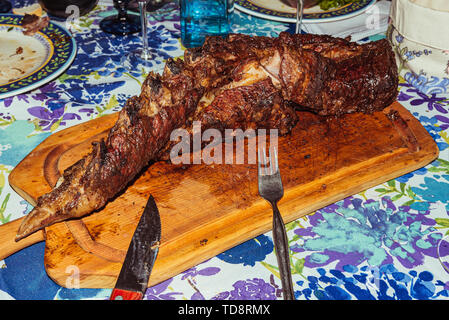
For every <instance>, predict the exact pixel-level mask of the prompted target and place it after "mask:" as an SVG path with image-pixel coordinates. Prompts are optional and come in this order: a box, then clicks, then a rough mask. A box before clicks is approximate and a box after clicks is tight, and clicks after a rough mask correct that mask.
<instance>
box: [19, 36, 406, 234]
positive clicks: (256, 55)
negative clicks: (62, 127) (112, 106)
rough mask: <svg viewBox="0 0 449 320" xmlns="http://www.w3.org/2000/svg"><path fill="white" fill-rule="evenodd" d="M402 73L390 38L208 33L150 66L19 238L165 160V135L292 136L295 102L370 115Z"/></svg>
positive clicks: (85, 209)
mask: <svg viewBox="0 0 449 320" xmlns="http://www.w3.org/2000/svg"><path fill="white" fill-rule="evenodd" d="M397 85H398V74H397V68H396V64H395V59H394V54H393V51H392V49H391V47H390V45H389V44H388V42H387V41H386V40H380V41H377V42H374V43H369V44H364V45H358V44H356V43H352V42H350V41H347V40H345V39H337V38H333V37H330V36H315V35H291V34H288V33H281V34H280V36H279V37H278V38H268V37H250V36H246V35H237V34H231V35H229V36H228V37H227V39H223V38H221V37H209V38H207V39H206V42H205V44H204V45H203V46H202V47H200V48H194V49H189V50H187V51H186V52H185V56H184V61H182V60H181V59H178V60H174V59H169V60H168V61H167V63H166V66H165V69H164V71H163V74H162V75H159V74H154V73H150V74H149V75H148V77H147V78H146V79H145V81H144V83H143V85H142V90H141V93H140V95H139V96H135V97H132V98H130V99H129V100H128V101H127V103H126V105H125V106H124V108H123V109H122V110H121V111H120V114H119V118H118V120H117V123H116V124H115V125H114V127H113V128H112V129H111V130H110V132H109V135H108V137H107V139H106V140H105V141H103V140H102V141H99V142H96V143H94V144H93V147H92V152H91V153H90V154H89V155H87V156H86V157H84V158H83V159H81V160H80V161H78V162H77V163H75V164H74V165H73V166H71V167H70V168H68V169H67V170H65V172H64V173H63V177H62V181H61V182H60V183H59V184H58V185H57V187H55V188H54V189H53V190H52V191H51V192H50V193H48V194H45V195H43V196H42V197H40V198H39V199H38V203H37V206H36V207H35V208H34V209H33V211H32V212H30V214H29V215H28V216H27V217H26V218H25V220H24V221H23V223H22V225H21V226H20V228H19V230H18V233H17V236H16V240H20V239H21V238H23V237H26V236H27V235H29V234H31V233H33V232H35V231H37V230H39V229H41V228H43V227H46V226H48V225H50V224H53V223H55V222H58V221H62V220H65V219H68V218H76V217H81V216H84V215H86V214H89V213H91V212H92V211H94V210H97V209H99V208H101V207H102V206H104V205H105V203H106V202H107V201H108V200H109V199H111V198H112V197H114V196H115V195H116V194H117V193H118V192H120V191H121V190H123V189H124V188H126V186H127V184H128V183H129V182H130V181H131V180H132V179H133V178H134V177H135V176H136V175H137V174H138V173H139V172H140V171H141V170H142V168H143V167H145V166H146V165H147V164H148V163H149V162H150V161H156V160H160V159H166V157H167V154H168V150H169V148H170V145H171V143H172V142H171V141H170V134H171V132H172V131H173V130H175V129H177V128H185V129H186V130H188V131H191V128H192V122H193V121H194V120H197V121H201V124H202V128H204V129H207V128H216V129H219V130H223V129H226V128H230V129H237V128H239V129H248V128H252V129H256V128H266V129H274V128H276V129H278V130H279V133H280V134H281V135H284V134H288V133H289V132H290V130H291V129H292V128H293V127H294V126H295V124H296V123H297V121H298V118H297V115H296V112H295V110H294V108H295V107H298V108H306V109H308V110H310V111H312V112H315V113H318V114H320V115H323V116H330V115H332V116H338V115H341V114H343V113H350V112H374V111H378V110H382V109H383V108H385V107H386V106H388V105H389V104H391V103H392V102H393V101H394V100H395V99H396V96H397Z"/></svg>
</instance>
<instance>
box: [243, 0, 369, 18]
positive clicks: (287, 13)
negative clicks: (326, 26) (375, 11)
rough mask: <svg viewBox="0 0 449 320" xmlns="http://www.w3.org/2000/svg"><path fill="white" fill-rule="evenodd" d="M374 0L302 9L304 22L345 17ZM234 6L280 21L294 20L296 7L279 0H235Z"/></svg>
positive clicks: (364, 7)
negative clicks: (333, 6) (323, 7)
mask: <svg viewBox="0 0 449 320" xmlns="http://www.w3.org/2000/svg"><path fill="white" fill-rule="evenodd" d="M375 3H376V0H360V1H356V2H354V3H350V4H347V5H345V6H343V7H340V8H333V9H329V10H327V11H323V10H321V9H320V7H319V6H315V7H312V8H307V9H304V14H303V22H304V23H319V22H330V21H337V20H342V19H347V18H350V17H353V16H356V15H358V14H361V13H363V12H364V11H366V10H368V9H369V8H370V7H371V6H373V5H374V4H375ZM235 8H236V9H237V10H240V11H242V12H245V13H247V14H250V15H253V16H256V17H259V18H263V19H268V20H274V21H280V22H289V23H295V22H296V9H295V8H292V7H290V6H288V5H286V4H284V3H283V2H281V1H280V0H235Z"/></svg>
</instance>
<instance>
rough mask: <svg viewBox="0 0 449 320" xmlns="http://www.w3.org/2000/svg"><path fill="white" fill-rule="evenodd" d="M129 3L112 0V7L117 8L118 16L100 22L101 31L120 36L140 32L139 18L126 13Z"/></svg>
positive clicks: (124, 0)
mask: <svg viewBox="0 0 449 320" xmlns="http://www.w3.org/2000/svg"><path fill="white" fill-rule="evenodd" d="M129 1H130V0H114V7H116V8H117V10H118V14H117V15H115V16H109V17H106V18H104V19H103V20H101V21H100V28H101V30H103V31H104V32H107V33H112V34H115V35H120V36H124V35H127V34H132V33H137V32H139V31H140V30H141V24H140V19H139V17H138V16H137V15H134V14H128V13H127V9H128V3H129Z"/></svg>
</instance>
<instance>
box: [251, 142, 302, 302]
mask: <svg viewBox="0 0 449 320" xmlns="http://www.w3.org/2000/svg"><path fill="white" fill-rule="evenodd" d="M272 150H273V151H272ZM258 155H259V161H258V182H259V194H260V195H261V196H262V198H264V199H265V200H267V201H268V202H269V203H270V204H271V207H272V208H273V240H274V247H275V249H276V258H277V261H278V266H279V273H280V276H281V282H282V291H283V295H284V300H295V295H294V293H293V283H292V273H291V268H290V254H289V247H288V239H287V232H286V231H285V225H284V221H283V220H282V217H281V214H280V212H279V209H278V207H277V202H278V201H279V200H280V199H281V198H282V197H283V196H284V188H283V186H282V181H281V174H280V172H279V164H278V157H277V151H276V148H272V147H270V149H269V157H270V166H269V167H267V159H266V157H265V148H262V154H261V150H260V149H258ZM262 165H263V166H264V167H265V168H264V169H263V168H262Z"/></svg>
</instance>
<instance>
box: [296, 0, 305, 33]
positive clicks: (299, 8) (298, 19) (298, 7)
mask: <svg viewBox="0 0 449 320" xmlns="http://www.w3.org/2000/svg"><path fill="white" fill-rule="evenodd" d="M303 10H304V3H303V0H298V4H297V5H296V33H301V23H302V14H303Z"/></svg>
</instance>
